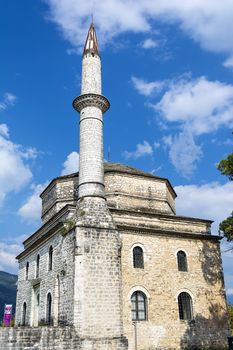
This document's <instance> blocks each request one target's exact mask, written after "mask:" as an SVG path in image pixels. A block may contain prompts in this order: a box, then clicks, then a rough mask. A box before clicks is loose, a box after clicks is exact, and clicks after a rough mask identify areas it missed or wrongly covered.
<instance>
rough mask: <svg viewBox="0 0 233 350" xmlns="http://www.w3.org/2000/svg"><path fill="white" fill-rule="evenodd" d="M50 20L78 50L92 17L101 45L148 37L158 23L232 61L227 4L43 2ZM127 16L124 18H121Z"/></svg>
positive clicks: (198, 0)
mask: <svg viewBox="0 0 233 350" xmlns="http://www.w3.org/2000/svg"><path fill="white" fill-rule="evenodd" d="M44 2H46V3H47V4H48V6H49V16H50V19H51V20H52V21H53V22H54V23H56V24H57V26H58V28H59V30H60V31H61V32H62V34H63V36H64V38H65V39H67V40H68V41H69V42H70V43H71V45H72V46H73V47H75V48H80V47H82V45H83V41H84V37H85V35H86V32H87V28H88V26H89V24H90V17H91V14H92V13H94V16H95V18H94V22H95V25H96V27H97V28H98V36H99V37H100V42H101V43H103V42H109V41H111V40H112V38H113V37H117V36H118V35H119V34H122V33H124V32H133V33H135V32H137V33H138V32H140V33H148V32H149V31H151V30H152V28H153V29H154V28H156V24H157V23H159V22H162V23H166V24H167V25H174V24H175V25H177V26H179V28H180V29H181V30H182V31H183V32H184V33H185V34H186V35H187V36H188V37H190V38H191V39H193V40H194V41H195V42H197V43H198V44H199V45H200V46H201V47H202V48H204V49H205V50H208V51H211V52H217V53H219V52H220V53H224V54H226V55H227V56H228V59H229V58H231V57H233V37H232V35H231V33H232V31H233V21H232V13H233V2H232V0H225V1H224V4H223V3H222V2H220V1H219V0H205V1H203V0H193V1H188V2H185V3H184V2H183V1H180V0H174V1H171V0H154V1H150V0H138V1H137V2H136V3H135V2H132V0H102V1H97V0H93V1H89V2H87V1H84V0H77V1H76V0H44ZM122 14H124V15H122Z"/></svg>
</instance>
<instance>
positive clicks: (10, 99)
mask: <svg viewBox="0 0 233 350" xmlns="http://www.w3.org/2000/svg"><path fill="white" fill-rule="evenodd" d="M16 99H17V97H16V96H15V95H13V94H12V93H10V92H6V93H5V94H4V95H3V98H2V100H1V101H0V111H1V110H5V109H7V108H8V107H11V106H14V104H15V101H16Z"/></svg>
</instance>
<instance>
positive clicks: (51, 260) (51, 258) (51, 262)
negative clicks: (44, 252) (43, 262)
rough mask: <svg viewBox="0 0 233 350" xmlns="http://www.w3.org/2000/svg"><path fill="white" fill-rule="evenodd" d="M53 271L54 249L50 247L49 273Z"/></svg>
mask: <svg viewBox="0 0 233 350" xmlns="http://www.w3.org/2000/svg"><path fill="white" fill-rule="evenodd" d="M52 269H53V247H52V246H50V247H49V271H50V270H52Z"/></svg>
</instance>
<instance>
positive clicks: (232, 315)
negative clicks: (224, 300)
mask: <svg viewBox="0 0 233 350" xmlns="http://www.w3.org/2000/svg"><path fill="white" fill-rule="evenodd" d="M228 319H229V324H230V330H231V335H233V305H229V306H228Z"/></svg>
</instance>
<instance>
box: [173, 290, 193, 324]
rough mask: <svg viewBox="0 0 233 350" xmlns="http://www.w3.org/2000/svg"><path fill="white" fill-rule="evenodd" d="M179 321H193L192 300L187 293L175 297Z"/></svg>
mask: <svg viewBox="0 0 233 350" xmlns="http://www.w3.org/2000/svg"><path fill="white" fill-rule="evenodd" d="M177 302H178V313H179V319H180V321H193V320H194V311H193V298H192V296H191V295H190V294H189V293H188V292H185V291H183V292H180V293H179V295H178V297H177Z"/></svg>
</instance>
